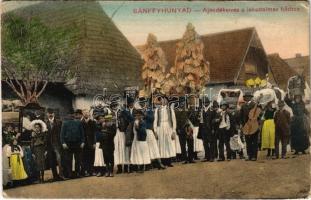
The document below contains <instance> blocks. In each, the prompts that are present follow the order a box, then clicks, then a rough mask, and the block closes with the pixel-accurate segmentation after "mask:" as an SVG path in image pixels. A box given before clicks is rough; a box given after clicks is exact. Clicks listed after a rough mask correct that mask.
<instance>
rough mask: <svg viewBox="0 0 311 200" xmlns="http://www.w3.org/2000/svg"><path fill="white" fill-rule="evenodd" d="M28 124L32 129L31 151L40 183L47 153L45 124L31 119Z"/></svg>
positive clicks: (42, 179)
mask: <svg viewBox="0 0 311 200" xmlns="http://www.w3.org/2000/svg"><path fill="white" fill-rule="evenodd" d="M30 125H31V127H32V130H33V132H32V135H31V137H32V139H31V151H32V155H33V158H34V160H35V164H36V169H37V175H38V177H39V181H40V182H41V183H42V182H43V181H44V170H45V158H46V155H47V134H46V131H47V126H46V124H45V123H44V122H43V121H42V120H33V121H32V122H31V124H30Z"/></svg>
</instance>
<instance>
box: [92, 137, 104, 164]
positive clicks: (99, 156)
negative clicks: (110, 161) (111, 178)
mask: <svg viewBox="0 0 311 200" xmlns="http://www.w3.org/2000/svg"><path fill="white" fill-rule="evenodd" d="M104 166H105V162H104V155H103V150H102V149H101V148H99V142H97V143H96V147H95V159H94V167H104Z"/></svg>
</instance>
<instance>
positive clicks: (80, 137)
mask: <svg viewBox="0 0 311 200" xmlns="http://www.w3.org/2000/svg"><path fill="white" fill-rule="evenodd" d="M60 140H61V143H62V144H67V143H71V144H81V143H84V141H85V138H84V130H83V126H82V123H81V121H80V120H74V119H70V120H67V121H65V122H63V125H62V129H61V133H60Z"/></svg>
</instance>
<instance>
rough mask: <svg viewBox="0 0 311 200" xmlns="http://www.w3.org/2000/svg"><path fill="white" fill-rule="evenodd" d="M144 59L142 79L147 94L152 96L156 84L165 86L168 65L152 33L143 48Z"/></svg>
mask: <svg viewBox="0 0 311 200" xmlns="http://www.w3.org/2000/svg"><path fill="white" fill-rule="evenodd" d="M142 58H143V60H144V65H143V66H142V79H143V80H144V84H145V90H146V92H147V93H148V94H150V93H151V92H152V88H154V86H155V85H156V84H160V85H162V84H163V81H164V79H165V70H166V67H167V65H168V62H167V60H166V57H165V54H164V52H163V50H162V48H161V47H160V46H159V44H158V41H157V38H156V36H155V35H153V34H151V33H150V34H149V35H148V38H147V42H146V44H145V46H144V47H143V50H142Z"/></svg>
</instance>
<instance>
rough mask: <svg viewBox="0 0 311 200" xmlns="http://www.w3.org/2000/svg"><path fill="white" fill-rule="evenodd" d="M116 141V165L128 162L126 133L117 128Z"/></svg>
mask: <svg viewBox="0 0 311 200" xmlns="http://www.w3.org/2000/svg"><path fill="white" fill-rule="evenodd" d="M113 141H114V163H115V165H123V164H128V159H127V162H126V159H125V134H124V132H121V131H120V130H119V129H117V133H116V136H115V137H114V139H113Z"/></svg>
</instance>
